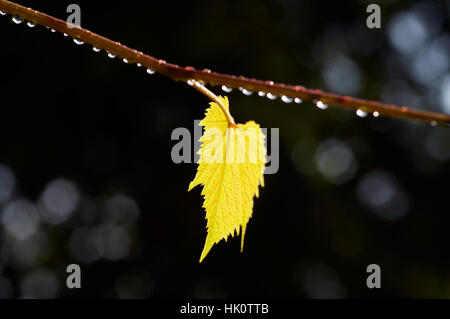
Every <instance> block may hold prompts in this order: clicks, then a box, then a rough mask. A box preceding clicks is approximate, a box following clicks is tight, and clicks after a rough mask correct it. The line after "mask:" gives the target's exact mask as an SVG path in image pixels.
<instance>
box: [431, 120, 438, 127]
mask: <svg viewBox="0 0 450 319" xmlns="http://www.w3.org/2000/svg"><path fill="white" fill-rule="evenodd" d="M437 124H438V123H437V122H436V121H431V122H430V125H431V126H436V125H437Z"/></svg>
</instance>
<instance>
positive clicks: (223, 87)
mask: <svg viewBox="0 0 450 319" xmlns="http://www.w3.org/2000/svg"><path fill="white" fill-rule="evenodd" d="M222 90H223V91H224V92H227V93H230V92H231V91H233V88H229V87H228V86H225V85H222Z"/></svg>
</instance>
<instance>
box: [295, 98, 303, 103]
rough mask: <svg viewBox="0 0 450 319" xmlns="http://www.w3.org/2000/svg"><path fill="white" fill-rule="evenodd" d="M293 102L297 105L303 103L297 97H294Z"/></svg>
mask: <svg viewBox="0 0 450 319" xmlns="http://www.w3.org/2000/svg"><path fill="white" fill-rule="evenodd" d="M294 102H295V103H297V104H300V103H302V102H303V100H302V99H301V98H299V97H296V98H295V99H294Z"/></svg>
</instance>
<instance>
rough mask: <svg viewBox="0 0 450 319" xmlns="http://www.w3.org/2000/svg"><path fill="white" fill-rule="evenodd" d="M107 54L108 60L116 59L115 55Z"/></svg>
mask: <svg viewBox="0 0 450 319" xmlns="http://www.w3.org/2000/svg"><path fill="white" fill-rule="evenodd" d="M107 53H108V58H110V59H114V58H115V57H116V55H115V54H112V53H111V52H107Z"/></svg>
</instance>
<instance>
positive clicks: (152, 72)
mask: <svg viewBox="0 0 450 319" xmlns="http://www.w3.org/2000/svg"><path fill="white" fill-rule="evenodd" d="M147 73H148V74H155V71H153V70H152V69H147Z"/></svg>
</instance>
